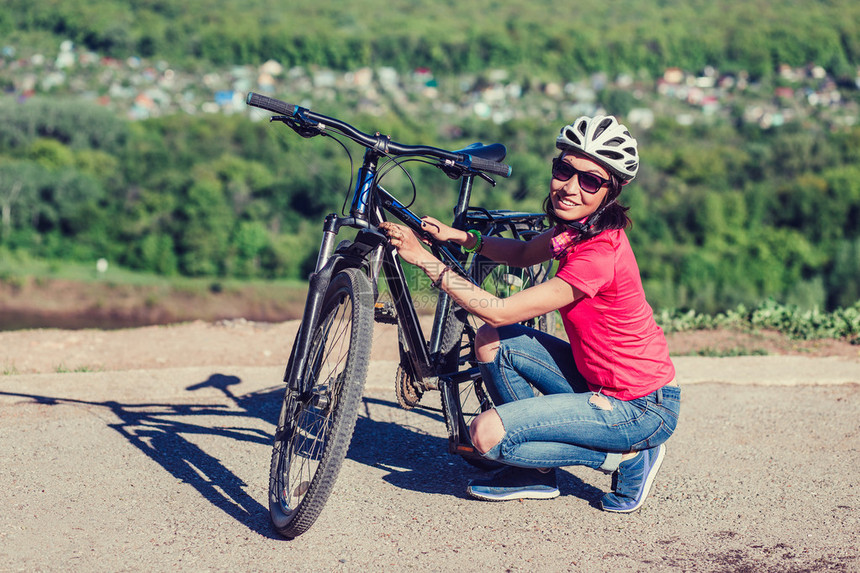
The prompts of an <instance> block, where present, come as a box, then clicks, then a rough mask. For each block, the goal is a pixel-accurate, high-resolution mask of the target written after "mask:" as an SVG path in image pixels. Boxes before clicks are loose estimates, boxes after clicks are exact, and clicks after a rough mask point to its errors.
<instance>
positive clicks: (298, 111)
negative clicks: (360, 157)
mask: <svg viewBox="0 0 860 573" xmlns="http://www.w3.org/2000/svg"><path fill="white" fill-rule="evenodd" d="M245 102H246V103H247V104H248V105H250V106H252V107H257V108H260V109H264V110H266V111H271V112H272V113H276V114H278V115H283V116H286V117H288V118H290V119H292V120H294V121H296V122H299V123H300V124H302V125H303V126H304V127H314V128H315V129H316V130H318V131H319V132H323V131H324V130H326V129H334V130H336V131H338V132H339V133H341V134H343V135H344V136H346V137H348V138H350V139H351V140H353V141H355V142H356V143H358V144H359V145H363V146H364V147H366V148H369V149H375V150H376V151H378V152H380V153H383V154H385V155H412V156H426V157H435V158H437V159H441V160H442V165H443V167H458V168H460V169H463V170H464V171H483V172H486V173H492V174H494V175H501V176H502V177H509V176H510V175H511V167H510V166H509V165H506V164H504V163H499V162H498V161H493V160H492V159H486V158H484V157H480V156H478V155H472V154H469V153H462V152H453V151H446V150H444V149H439V148H438V147H430V146H428V145H404V144H402V143H397V142H396V141H392V140H391V138H390V137H387V136H384V135H379V134H377V135H370V134H367V133H364V132H362V131H359V130H358V129H356V128H354V127H353V126H351V125H349V124H348V123H346V122H343V121H340V120H339V119H335V118H333V117H328V116H325V115H322V114H319V113H316V112H313V111H311V110H309V109H306V108H303V107H299V106H297V105H293V104H289V103H286V102H283V101H281V100H278V99H275V98H271V97H268V96H264V95H260V94H258V93H254V92H250V93H249V94H248V97H247V98H246V100H245Z"/></svg>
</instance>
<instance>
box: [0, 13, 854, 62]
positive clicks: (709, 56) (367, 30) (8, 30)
mask: <svg viewBox="0 0 860 573" xmlns="http://www.w3.org/2000/svg"><path fill="white" fill-rule="evenodd" d="M0 37H4V38H7V40H6V41H7V42H10V43H14V44H20V45H27V46H33V47H43V48H44V47H46V46H47V45H48V44H50V43H51V42H54V43H56V41H55V39H56V38H61V39H70V40H72V41H74V42H76V43H78V44H80V45H85V46H87V47H88V48H90V49H92V50H96V51H99V52H104V53H107V54H109V55H113V56H118V57H124V56H128V55H132V54H136V55H140V56H143V57H153V58H165V59H168V60H170V61H173V62H180V63H182V64H184V65H190V64H192V63H194V62H197V61H209V62H213V63H219V64H237V63H259V62H262V61H265V60H266V59H269V58H275V59H278V60H280V61H281V62H282V63H284V64H287V65H322V66H327V67H331V68H335V69H350V68H355V67H358V66H362V65H373V66H379V65H392V66H395V67H399V68H401V69H410V68H414V67H416V66H429V67H432V68H433V69H434V70H436V71H437V72H464V71H478V70H481V69H484V68H485V67H504V68H507V69H527V70H529V71H530V72H531V73H536V74H541V73H548V74H558V73H560V72H568V73H569V72H570V71H572V70H579V71H606V72H617V71H638V70H640V69H645V70H648V71H650V72H655V73H656V72H659V71H661V70H662V69H663V68H665V67H667V66H680V67H683V68H685V69H690V70H696V69H700V68H702V67H703V66H705V65H716V64H719V65H720V66H721V67H722V68H724V69H728V70H731V69H735V70H737V69H745V70H748V71H750V72H751V73H753V74H754V75H755V76H759V75H768V74H770V73H771V72H772V71H773V69H774V66H775V65H777V64H780V63H784V64H788V65H792V66H798V65H804V64H806V63H808V62H813V61H814V62H817V63H819V64H820V65H823V66H825V67H827V68H828V69H829V70H831V71H833V72H834V73H836V74H838V75H845V76H849V77H850V76H852V75H853V66H855V65H856V64H857V63H858V62H860V5H858V3H857V2H853V1H852V0H832V1H830V2H812V1H805V2H796V1H791V0H776V1H773V0H754V1H750V2H736V1H734V0H716V1H710V0H709V1H704V0H663V1H661V2H629V1H626V0H579V1H577V2H575V3H566V4H565V3H559V2H551V1H549V0H529V1H523V0H516V1H504V2H502V1H498V0H473V1H471V2H453V1H439V2H415V1H413V0H387V1H380V0H356V1H353V2H342V1H340V0H292V1H290V2H288V3H282V4H276V3H272V2H270V1H269V0H194V1H192V2H178V1H170V0H137V1H128V0H95V1H92V0H40V1H39V2H33V1H32V0H6V2H5V3H4V5H3V7H2V8H0Z"/></svg>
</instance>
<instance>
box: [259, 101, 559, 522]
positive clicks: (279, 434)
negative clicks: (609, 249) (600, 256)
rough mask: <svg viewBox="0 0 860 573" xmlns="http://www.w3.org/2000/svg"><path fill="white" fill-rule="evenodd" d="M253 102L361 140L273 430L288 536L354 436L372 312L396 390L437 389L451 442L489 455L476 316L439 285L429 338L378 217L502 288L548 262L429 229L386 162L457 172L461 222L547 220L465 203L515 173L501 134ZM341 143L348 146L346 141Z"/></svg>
mask: <svg viewBox="0 0 860 573" xmlns="http://www.w3.org/2000/svg"><path fill="white" fill-rule="evenodd" d="M247 103H248V105H250V106H254V107H258V108H261V109H264V110H267V111H269V112H272V113H274V114H276V115H274V116H273V117H272V118H271V121H277V122H282V123H284V124H286V125H288V126H289V127H290V128H292V129H293V130H294V131H296V132H297V133H298V134H299V135H301V136H302V137H313V136H317V135H323V136H329V137H338V136H341V137H343V138H345V139H348V140H351V141H352V142H354V143H356V144H358V146H360V147H362V148H363V149H364V159H363V162H362V164H361V166H360V167H359V168H358V170H357V173H356V174H355V187H354V189H352V190H351V202H350V209H349V213H348V214H343V215H341V216H339V215H336V214H330V215H328V216H327V217H326V218H325V221H324V223H323V238H322V242H321V245H320V249H319V255H318V257H317V262H316V268H315V270H314V272H313V273H312V274H311V276H310V281H309V288H308V297H307V301H306V303H305V308H304V314H303V316H302V322H301V326H300V328H299V331H298V334H297V336H296V339H295V342H294V344H293V348H292V351H291V353H290V358H289V361H288V364H287V367H286V371H285V374H284V381H285V382H286V394H285V396H284V401H283V405H282V407H281V413H280V417H279V419H278V425H277V429H276V432H275V438H274V446H273V453H272V463H271V470H270V478H269V511H270V515H271V520H272V523H273V525H274V527H275V529H276V530H277V531H278V532H279V533H280V534H281V535H283V536H285V537H288V538H293V537H296V536H298V535H301V534H302V533H304V532H305V531H307V530H308V529H309V528H310V527H311V525H313V523H314V521H315V520H316V519H317V517H318V516H319V514H320V512H321V511H322V508H323V506H324V505H325V503H326V500H327V499H328V496H329V494H330V493H331V491H332V488H333V486H334V482H335V479H336V478H337V474H338V472H339V470H340V466H341V464H342V462H343V459H344V457H345V456H346V453H347V449H348V447H349V444H350V441H351V440H352V434H353V430H354V428H355V423H356V419H357V416H358V408H359V405H360V401H361V397H362V393H363V389H364V383H365V378H366V376H367V368H368V362H369V357H370V346H371V342H372V340H373V329H374V321H377V322H389V323H396V324H397V326H398V336H399V348H400V364H399V368H398V370H397V374H396V376H395V391H396V394H397V399H398V402H399V403H400V404H401V405H402V406H403V407H406V408H413V407H416V406H419V405H420V400H421V398H422V396H423V395H424V394H425V393H426V392H429V391H438V392H440V394H441V401H442V413H443V416H444V418H445V424H446V426H447V430H448V449H449V452H451V453H453V454H458V455H460V456H462V457H463V458H464V459H465V460H466V461H468V462H469V463H472V464H473V465H476V466H478V467H486V466H487V464H488V462H486V461H485V460H484V459H483V458H482V457H480V455H478V453H477V452H476V451H475V449H474V447H473V445H472V444H471V442H470V439H469V432H468V427H469V422H470V421H471V420H472V419H473V418H474V417H475V416H477V415H478V414H479V413H481V412H482V411H484V410H486V409H489V408H491V407H492V404H491V402H490V399H489V397H488V396H487V394H486V393H485V391H484V389H483V387H482V382H481V378H480V374H479V372H478V368H477V366H476V362H475V358H474V354H473V352H472V346H473V345H472V343H473V342H474V336H475V331H476V329H477V326H478V325H476V324H474V323H473V320H474V319H472V318H470V317H469V315H468V313H467V312H466V311H465V310H464V309H462V308H460V307H459V306H458V305H456V304H454V303H453V302H452V301H451V299H450V298H449V296H448V295H447V294H446V293H444V292H441V291H440V292H439V296H438V299H437V303H436V311H435V316H434V320H433V325H432V330H431V332H430V336H429V338H425V336H424V333H423V331H422V327H421V323H420V322H419V318H418V313H417V311H416V308H415V305H414V302H413V298H412V295H411V293H410V289H409V286H408V285H407V281H406V274H405V271H404V268H403V267H402V266H401V263H400V261H399V260H398V258H397V256H396V251H395V250H394V249H393V248H392V247H391V246H390V245H389V244H388V242H387V238H386V236H385V235H384V234H383V233H382V232H380V231H379V230H378V229H377V226H378V225H379V224H380V223H381V222H383V221H385V220H387V219H386V216H387V215H391V216H393V217H394V218H395V219H397V220H398V221H400V222H401V223H403V224H404V225H406V226H408V227H409V228H411V229H412V230H414V231H415V232H416V233H418V234H419V235H421V236H423V237H424V238H425V240H426V242H427V243H428V244H429V245H430V248H431V250H432V251H433V253H434V254H435V255H436V256H437V257H438V258H439V259H440V260H441V261H443V263H445V264H447V265H449V266H451V267H452V268H453V269H454V270H455V271H456V272H457V273H459V274H460V275H462V276H464V277H466V278H468V279H469V280H471V281H472V282H474V283H475V284H478V285H480V286H481V287H482V288H484V289H485V290H488V291H490V292H493V293H494V294H497V295H498V296H508V295H510V294H512V293H513V292H515V291H518V290H522V289H524V288H527V287H529V286H531V285H532V284H536V283H539V282H541V281H543V280H546V279H547V278H548V277H547V274H548V273H549V270H550V269H549V268H548V266H546V265H536V266H534V267H530V268H526V269H519V268H512V267H508V266H506V265H503V264H498V263H495V262H492V261H490V260H488V259H486V258H484V257H481V256H480V255H471V254H469V253H466V252H464V251H462V250H461V249H460V247H459V246H457V245H453V244H451V243H447V242H446V243H442V242H439V241H436V240H434V239H433V238H432V237H430V236H428V235H427V234H426V233H423V232H422V229H421V219H420V217H419V216H417V215H416V214H414V213H413V212H412V211H411V210H410V209H409V208H408V207H407V206H405V205H403V204H402V203H401V202H400V201H398V200H397V199H396V198H395V197H394V196H393V195H391V194H390V193H389V192H388V191H386V190H385V189H384V188H383V187H382V186H381V185H380V179H381V178H382V175H384V174H385V173H387V171H385V167H386V166H389V167H390V166H391V165H389V163H391V162H393V163H392V164H393V165H395V166H397V167H400V168H401V169H402V168H403V163H405V162H406V161H410V160H417V161H421V162H423V163H430V164H433V165H436V166H438V167H439V168H440V169H441V170H442V171H443V172H444V173H445V174H446V175H447V176H448V177H450V178H452V179H456V180H459V195H458V199H457V203H456V206H455V208H454V220H453V223H452V226H453V227H455V228H458V229H463V230H467V229H477V230H478V231H480V232H481V233H482V234H484V235H490V236H491V235H497V236H501V235H503V234H504V236H508V237H514V238H518V239H523V240H528V239H530V238H531V237H533V236H535V235H537V234H539V233H540V232H542V231H544V230H545V229H546V227H545V222H544V215H543V213H518V212H511V211H489V210H486V209H480V208H473V207H470V206H469V199H470V196H471V192H472V184H473V181H474V179H475V177H478V178H481V179H484V180H485V181H487V182H488V183H490V184H492V185H494V184H495V182H494V181H493V179H492V178H491V175H501V176H503V177H507V176H508V175H510V168H509V167H508V166H507V165H505V164H503V163H501V162H502V161H503V160H504V158H505V153H506V150H505V147H504V146H503V145H501V144H492V145H482V144H473V145H470V146H469V147H467V148H465V149H461V150H459V151H446V150H444V149H439V148H436V147H430V146H425V145H404V144H400V143H397V142H395V141H392V140H391V138H390V137H386V136H382V135H379V134H376V135H369V134H367V133H363V132H361V131H359V130H357V129H356V128H354V127H352V126H351V125H349V124H348V123H346V122H343V121H341V120H338V119H335V118H332V117H327V116H324V115H321V114H318V113H315V112H313V111H311V110H309V109H305V108H302V107H298V106H294V105H290V104H287V103H284V102H282V101H279V100H276V99H273V98H269V97H266V96H262V95H259V94H256V93H250V94H248V98H247ZM339 141H340V140H339ZM341 143H342V142H341ZM344 148H345V149H347V150H348V148H347V147H346V145H344ZM344 227H348V228H353V229H357V233H356V234H355V237H354V239H352V240H345V241H340V242H337V235H338V233H339V231H340V230H341V229H342V228H344ZM336 242H337V244H336ZM335 245H336V246H335ZM380 278H384V279H385V282H386V285H387V287H388V295H390V300H389V301H386V302H382V301H381V300H378V299H379V296H378V292H379V291H378V289H377V284H378V281H379V279H380ZM553 321H554V317H552V316H549V317H539V318H538V319H534V320H533V321H532V326H535V327H537V328H541V329H544V330H546V329H547V328H548V326H552V324H553Z"/></svg>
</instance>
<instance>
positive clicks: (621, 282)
mask: <svg viewBox="0 0 860 573" xmlns="http://www.w3.org/2000/svg"><path fill="white" fill-rule="evenodd" d="M556 147H557V148H558V149H559V150H560V154H559V156H558V157H556V158H555V159H554V160H553V163H552V180H551V182H550V189H549V195H548V196H547V198H546V199H545V201H544V208H545V210H546V212H547V215H548V217H549V220H550V221H551V222H552V223H553V224H554V228H552V229H550V230H548V231H547V232H545V233H543V234H541V235H539V236H538V237H535V238H534V239H532V240H531V241H528V242H523V241H517V240H513V239H504V238H500V237H481V236H480V235H479V234H477V233H474V232H471V233H468V232H464V231H460V230H457V229H453V228H451V227H448V226H446V225H443V224H442V223H440V222H439V221H437V220H435V219H433V218H430V217H428V218H425V219H424V225H423V226H424V228H425V229H426V230H427V231H428V232H429V233H430V234H432V235H433V236H434V237H435V238H437V239H440V240H443V241H444V240H447V241H452V242H454V243H456V244H459V245H461V246H462V247H463V248H465V249H466V250H469V251H471V250H476V251H479V252H480V253H481V254H482V255H484V256H486V257H488V258H490V259H493V260H495V261H500V262H504V263H507V264H509V265H511V266H517V267H527V266H530V265H534V264H536V263H539V262H542V261H546V260H548V259H550V258H553V257H554V258H556V259H558V260H559V267H558V271H557V273H556V275H555V276H554V277H553V278H551V279H549V280H548V281H546V282H544V283H542V284H539V285H536V286H534V287H531V288H528V289H525V290H523V291H521V292H519V293H516V294H514V295H513V296H511V297H509V298H506V299H504V300H497V299H496V298H495V297H494V296H493V295H492V294H490V293H488V292H486V291H483V290H481V289H479V288H478V287H476V286H474V285H472V284H471V283H469V282H468V281H466V280H465V279H463V278H462V277H460V276H458V275H457V274H456V273H453V272H448V271H449V269H448V268H446V267H444V266H443V265H442V263H441V262H440V261H439V260H438V259H436V258H435V257H434V256H433V255H432V254H431V253H430V252H428V251H427V250H426V249H424V248H423V247H422V245H421V242H420V241H419V239H418V238H417V237H416V236H415V235H414V234H413V233H411V232H410V231H409V230H408V229H407V228H405V227H402V226H399V225H395V224H392V223H383V224H382V225H381V227H382V228H383V229H384V231H385V232H386V233H387V234H388V235H389V238H390V240H391V244H392V245H393V246H394V247H396V248H397V250H398V253H399V254H400V256H401V257H402V258H403V259H404V260H405V261H407V262H409V263H411V264H413V265H417V266H418V267H420V268H421V269H422V270H424V272H425V273H427V275H428V276H429V277H430V279H431V280H432V281H433V284H434V285H435V286H436V287H438V288H441V289H443V290H444V291H445V292H447V293H448V294H450V295H451V296H452V297H453V299H454V300H455V301H456V302H457V303H458V304H460V305H461V306H462V307H463V308H465V309H467V310H468V311H470V312H471V313H472V314H474V315H476V316H477V317H478V318H480V319H482V320H483V321H484V322H485V324H484V326H482V327H481V328H480V329H479V330H478V333H477V336H476V339H475V354H476V357H477V359H478V361H479V365H480V369H481V373H482V375H483V379H484V382H485V385H486V387H487V391H488V392H489V393H490V396H491V397H492V399H493V402H494V404H495V405H496V407H495V408H494V409H491V410H488V411H486V412H483V413H481V414H480V415H479V416H478V417H477V418H475V420H474V421H473V422H472V424H471V427H470V434H471V437H472V442H473V444H474V445H475V447H476V448H477V449H478V451H479V452H480V453H481V454H482V455H483V456H484V457H485V458H487V459H490V460H495V461H498V462H501V463H502V464H505V467H504V468H503V469H502V470H501V471H499V472H498V473H496V474H495V475H494V476H492V477H490V478H489V479H480V480H472V482H471V483H470V484H469V488H468V492H469V494H470V495H472V496H473V497H477V498H480V499H486V500H494V501H502V500H510V499H523V498H534V499H549V498H554V497H557V496H558V495H559V490H558V486H557V483H556V468H558V467H562V466H569V465H584V466H588V467H591V468H595V469H598V470H602V471H604V472H606V473H611V474H612V475H613V480H612V491H611V492H610V493H607V494H605V495H604V496H603V498H602V499H601V507H602V508H603V509H604V510H606V511H613V512H631V511H635V510H637V509H639V507H640V506H641V505H642V503H643V502H644V501H645V498H646V497H647V496H648V492H649V491H650V489H651V485H652V483H653V480H654V477H655V475H656V474H657V471H658V470H659V468H660V465H661V463H662V461H663V456H664V453H665V446H664V445H663V443H664V442H665V441H666V440H667V439H668V438H669V436H670V435H671V434H672V432H673V431H674V429H675V425H676V423H677V419H678V412H679V407H680V388H679V387H678V386H677V384H676V383H675V381H674V378H675V370H674V366H673V365H672V361H671V360H670V358H669V352H668V348H667V345H666V339H665V337H664V335H663V331H662V330H661V329H660V328H659V327H658V326H657V324H656V323H655V322H654V318H653V313H652V310H651V307H650V306H648V303H647V302H646V300H645V294H644V291H643V289H642V282H641V278H640V276H639V268H638V265H637V263H636V259H635V257H634V256H633V251H632V250H631V248H630V244H629V242H628V241H627V235H626V234H625V232H624V229H625V228H626V227H627V226H628V225H629V224H630V220H629V219H628V217H627V213H626V211H627V208H626V207H623V206H621V205H620V204H619V203H618V202H617V200H618V196H619V195H620V193H621V189H622V186H623V185H626V184H627V183H629V182H630V181H631V180H633V178H634V177H635V176H636V173H637V171H638V168H639V157H638V154H637V144H636V140H635V139H634V138H633V137H632V136H631V135H630V133H629V132H628V131H627V128H626V127H624V126H623V125H621V124H619V123H618V121H617V120H616V119H615V118H614V117H612V116H597V117H593V118H591V117H580V118H578V119H577V120H576V121H575V122H573V123H572V124H571V125H567V126H565V127H563V128H562V130H561V133H560V135H559V136H558V138H557V140H556ZM554 310H559V311H560V313H561V317H562V321H563V324H564V327H565V331H566V332H567V335H568V338H569V339H570V343H567V342H565V341H563V340H560V339H558V338H555V337H552V336H550V335H548V334H546V333H543V332H539V331H536V330H533V329H529V328H526V327H523V326H521V325H519V324H518V323H519V322H521V321H523V320H526V319H529V318H533V317H535V316H539V315H542V314H546V313H548V312H551V311H554ZM534 389H537V390H538V391H539V392H540V395H538V396H535V392H534Z"/></svg>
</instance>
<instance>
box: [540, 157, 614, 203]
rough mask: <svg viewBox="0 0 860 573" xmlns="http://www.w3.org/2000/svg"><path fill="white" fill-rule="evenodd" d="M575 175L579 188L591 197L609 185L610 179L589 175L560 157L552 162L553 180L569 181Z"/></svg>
mask: <svg viewBox="0 0 860 573" xmlns="http://www.w3.org/2000/svg"><path fill="white" fill-rule="evenodd" d="M574 175H576V178H577V179H578V180H579V188H580V189H582V190H583V191H585V192H586V193H590V194H591V195H594V194H595V193H597V192H598V191H600V188H601V187H603V186H604V185H606V184H607V183H609V179H603V178H602V177H598V176H597V175H595V174H594V173H589V172H587V171H580V170H579V169H577V168H576V167H574V166H573V165H571V164H570V163H568V162H567V161H564V160H563V159H561V158H560V157H556V158H555V159H553V160H552V178H553V179H558V180H559V181H567V180H568V179H570V178H571V177H573V176H574Z"/></svg>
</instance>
